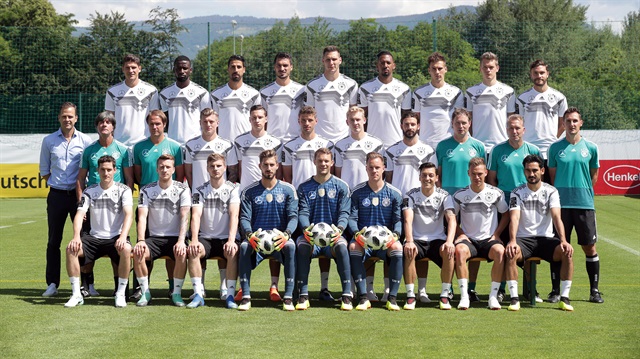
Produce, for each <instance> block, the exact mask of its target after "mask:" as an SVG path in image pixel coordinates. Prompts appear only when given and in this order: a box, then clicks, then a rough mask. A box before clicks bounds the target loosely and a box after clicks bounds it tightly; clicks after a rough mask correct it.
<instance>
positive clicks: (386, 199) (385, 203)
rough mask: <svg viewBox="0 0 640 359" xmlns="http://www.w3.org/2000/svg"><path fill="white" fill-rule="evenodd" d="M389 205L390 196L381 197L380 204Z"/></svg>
mask: <svg viewBox="0 0 640 359" xmlns="http://www.w3.org/2000/svg"><path fill="white" fill-rule="evenodd" d="M390 205H391V198H389V197H385V198H383V199H382V206H383V207H389V206H390Z"/></svg>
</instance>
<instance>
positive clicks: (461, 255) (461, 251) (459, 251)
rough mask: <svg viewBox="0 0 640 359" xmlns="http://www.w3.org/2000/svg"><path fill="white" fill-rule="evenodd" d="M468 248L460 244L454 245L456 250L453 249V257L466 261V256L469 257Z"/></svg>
mask: <svg viewBox="0 0 640 359" xmlns="http://www.w3.org/2000/svg"><path fill="white" fill-rule="evenodd" d="M469 255H470V253H469V248H467V246H466V245H464V244H462V245H460V244H459V245H457V246H456V251H455V258H456V260H458V261H466V260H467V258H469Z"/></svg>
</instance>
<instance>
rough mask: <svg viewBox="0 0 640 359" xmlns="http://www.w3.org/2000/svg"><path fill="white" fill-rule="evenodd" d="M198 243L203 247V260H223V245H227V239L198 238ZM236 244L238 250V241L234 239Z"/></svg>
mask: <svg viewBox="0 0 640 359" xmlns="http://www.w3.org/2000/svg"><path fill="white" fill-rule="evenodd" d="M198 242H200V243H202V245H203V246H204V257H202V259H203V260H205V259H209V258H215V257H220V258H224V248H223V247H224V244H225V243H227V239H226V238H225V239H217V238H198ZM236 244H237V245H238V249H239V248H240V241H238V240H237V239H236Z"/></svg>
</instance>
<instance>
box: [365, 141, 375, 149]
mask: <svg viewBox="0 0 640 359" xmlns="http://www.w3.org/2000/svg"><path fill="white" fill-rule="evenodd" d="M372 148H373V143H372V142H371V141H366V142H365V143H364V149H365V150H366V151H371V149H372Z"/></svg>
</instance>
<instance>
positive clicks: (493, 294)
mask: <svg viewBox="0 0 640 359" xmlns="http://www.w3.org/2000/svg"><path fill="white" fill-rule="evenodd" d="M498 290H500V282H491V292H490V293H489V298H497V297H498Z"/></svg>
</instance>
